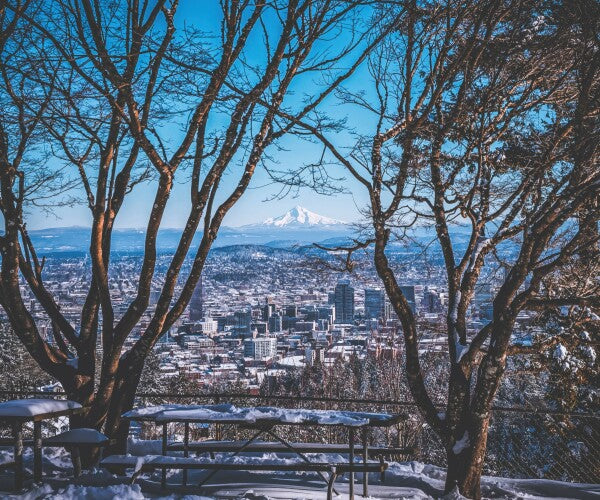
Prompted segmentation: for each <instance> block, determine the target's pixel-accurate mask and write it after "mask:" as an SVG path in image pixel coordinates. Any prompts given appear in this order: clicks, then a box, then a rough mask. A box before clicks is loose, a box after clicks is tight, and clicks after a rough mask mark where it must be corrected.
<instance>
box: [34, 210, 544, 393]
mask: <svg viewBox="0 0 600 500" xmlns="http://www.w3.org/2000/svg"><path fill="white" fill-rule="evenodd" d="M306 214H308V215H306ZM311 217H312V219H311ZM274 220H280V221H284V222H283V223H280V224H275V225H274V227H275V228H276V229H275V232H274V233H273V232H270V233H268V234H265V235H263V240H268V239H269V238H272V239H273V241H276V242H277V246H275V247H273V246H269V243H268V242H267V243H266V245H260V244H251V245H233V246H229V245H228V246H218V245H216V246H215V249H214V250H213V251H212V253H211V255H210V257H209V259H208V260H207V262H206V265H205V268H204V271H203V274H202V278H201V279H200V280H199V281H198V284H197V285H196V287H195V289H194V292H193V295H192V297H191V300H190V303H189V305H188V307H187V309H186V311H185V313H184V314H183V315H182V316H181V317H180V318H179V320H178V321H177V322H176V323H175V324H174V325H173V326H172V327H171V328H169V330H168V331H167V332H166V333H165V334H164V335H163V336H162V337H161V338H160V340H159V341H158V342H157V344H156V346H155V352H156V354H157V356H158V357H159V359H160V372H159V373H158V374H157V376H159V377H163V378H169V377H175V376H183V377H186V378H189V379H191V380H195V381H197V383H198V384H199V385H200V386H203V387H205V388H208V389H210V387H211V385H217V384H218V385H219V386H223V384H226V383H234V382H235V383H238V384H241V386H242V387H244V388H245V389H247V390H248V391H250V392H252V391H254V393H258V390H259V387H260V386H261V384H262V383H263V382H264V380H265V377H268V378H276V377H278V376H281V375H282V374H285V373H286V372H287V371H290V370H299V369H301V368H303V367H305V366H307V365H311V364H312V363H314V362H315V360H318V361H319V362H321V363H323V364H324V365H325V366H328V365H332V364H333V363H334V362H335V361H336V360H343V361H348V360H349V359H350V358H351V357H352V356H357V357H358V358H359V359H362V358H364V357H365V356H366V355H372V356H375V357H376V358H379V357H382V356H383V357H385V358H386V359H398V360H399V359H400V356H399V354H400V353H401V352H402V349H403V341H402V327H401V325H400V322H399V320H398V317H397V316H396V314H395V313H394V311H393V308H392V307H391V306H390V303H389V300H388V298H387V296H386V293H385V291H384V290H383V288H382V287H381V285H380V281H379V280H378V277H377V276H376V274H375V270H374V269H373V268H372V266H369V264H368V259H367V258H365V257H364V256H363V257H358V258H359V259H360V263H361V264H362V265H361V266H359V267H358V269H357V271H356V272H354V273H352V274H348V273H342V272H339V271H335V270H332V269H327V268H321V269H319V268H318V266H317V265H316V264H315V261H318V260H320V259H327V258H328V257H327V256H326V254H325V252H321V254H316V255H313V253H314V248H313V247H312V246H311V245H310V242H309V241H306V242H305V245H304V246H302V247H299V248H298V247H296V248H294V246H293V244H292V243H289V245H290V246H289V247H288V248H286V247H285V246H284V245H285V241H289V240H287V238H290V237H293V238H297V237H298V235H299V234H298V228H299V227H304V228H307V229H309V232H307V233H306V234H305V235H304V237H305V238H307V237H308V236H315V235H319V234H320V231H323V233H322V234H323V235H326V234H327V233H328V231H332V232H333V233H334V234H338V235H342V234H343V233H344V231H346V233H348V232H349V231H351V230H352V228H351V227H350V226H348V227H346V228H343V227H340V223H337V222H335V221H332V220H330V219H327V218H325V217H322V216H319V215H317V214H315V213H314V212H311V211H309V210H306V209H303V208H302V207H294V208H292V209H290V210H289V211H288V212H286V214H284V215H282V216H280V217H277V218H274ZM264 225H266V226H271V225H273V224H272V220H271V221H267V223H266V224H263V226H264ZM257 226H258V225H257ZM63 243H64V241H63ZM217 243H218V242H217ZM412 252H414V255H412V254H411V251H410V249H409V250H407V249H399V251H398V252H397V255H396V257H395V259H396V260H397V262H396V265H397V266H398V267H400V268H401V269H402V279H403V284H402V285H401V290H402V293H403V294H404V295H405V297H406V298H407V300H408V302H409V304H410V308H411V310H412V312H413V314H415V316H416V317H417V318H419V321H420V322H422V323H424V324H426V325H429V328H428V329H426V330H425V333H424V334H423V336H422V337H421V338H420V349H422V350H423V351H428V352H432V353H435V352H437V353H438V354H439V355H442V356H443V353H444V352H447V336H446V335H444V333H443V331H440V328H439V325H441V324H442V323H443V322H444V321H445V319H444V318H445V316H446V314H447V300H448V298H447V289H446V288H445V287H444V284H443V283H444V282H443V280H442V279H439V278H437V277H438V276H440V275H441V272H442V269H441V268H440V267H439V265H438V266H437V268H436V264H435V262H436V258H437V262H439V255H437V256H436V254H435V253H433V254H432V255H430V257H429V259H428V258H427V257H426V256H419V254H418V252H419V249H418V248H413V249H412ZM72 253H73V249H72V248H68V249H67V250H63V252H62V253H61V252H60V251H56V250H55V253H53V254H52V255H51V256H49V257H48V258H47V262H46V270H45V273H46V284H47V285H46V286H47V288H48V290H49V291H51V292H52V293H54V294H56V296H58V297H59V299H60V306H61V311H62V312H63V314H64V315H65V317H66V318H67V319H69V320H70V321H71V322H73V323H74V324H76V323H77V322H78V321H79V314H80V312H81V308H82V305H83V301H84V300H85V297H86V291H87V284H88V283H89V280H90V275H91V268H90V263H89V260H87V259H86V258H83V259H82V258H81V256H80V255H72ZM323 254H325V255H323ZM170 258H171V256H170V254H168V253H165V254H164V255H162V256H159V258H158V262H157V267H158V269H159V272H157V281H156V282H155V283H154V286H153V288H152V292H151V295H150V307H149V308H148V311H147V312H146V314H145V315H144V316H143V317H142V318H141V319H140V321H139V323H138V325H137V326H136V328H135V329H134V330H133V332H132V335H131V336H130V337H129V338H128V339H127V343H126V344H125V345H124V346H123V352H125V351H126V350H127V349H129V348H130V347H131V345H132V344H133V343H134V342H135V341H137V340H138V339H139V336H140V333H141V332H143V331H144V329H145V328H146V326H147V324H148V322H149V321H150V319H151V316H152V313H153V306H155V305H156V302H157V301H158V298H159V294H160V290H161V286H162V284H163V283H162V281H161V279H160V276H161V272H160V271H161V270H162V272H163V273H164V272H165V271H164V270H166V267H167V265H168V262H169V261H170ZM427 260H429V261H430V262H426V261H427ZM140 261H141V256H140V255H139V254H137V253H136V252H135V248H134V250H133V252H129V253H124V252H122V253H121V254H120V255H117V256H115V257H114V258H113V262H112V277H113V279H112V281H111V283H112V284H111V286H112V288H111V298H112V300H113V303H114V304H115V313H116V315H117V318H118V317H119V315H122V314H123V313H124V312H125V311H126V310H127V308H128V307H129V303H130V298H131V297H133V296H134V295H135V292H136V285H135V276H136V275H137V273H138V272H139V266H140ZM432 262H433V263H432ZM427 266H429V267H430V269H429V271H428V274H429V276H428V277H425V276H423V269H424V268H425V267H427ZM496 272H498V269H496V268H494V266H492V265H490V266H489V269H487V270H486V273H487V274H488V275H489V278H488V279H487V282H485V281H484V282H483V284H481V285H480V286H479V287H478V290H477V293H476V296H475V298H474V301H473V304H472V307H471V310H470V313H469V325H468V326H469V331H471V332H475V331H478V330H479V329H481V328H482V326H484V325H485V324H486V323H487V322H489V321H490V320H491V314H492V313H493V310H492V300H493V297H494V295H495V286H497V284H498V283H499V282H500V281H499V280H500V278H495V277H494V273H496ZM180 289H181V285H179V289H176V294H177V293H178V292H180V291H181V290H180ZM29 301H30V307H31V310H32V311H33V314H34V315H36V320H38V323H39V324H41V325H42V327H41V329H42V333H43V334H44V335H45V338H46V339H47V341H48V342H49V343H50V344H52V343H53V342H54V339H53V335H52V329H51V324H50V321H49V320H48V318H47V317H45V318H44V313H43V308H42V307H41V306H40V305H39V304H36V299H35V297H34V296H33V295H31V296H30V297H29ZM37 315H39V317H37ZM533 317H534V316H533V314H528V313H523V314H521V315H520V317H519V318H518V322H517V327H516V328H515V331H514V334H513V342H518V343H521V344H522V343H526V342H527V341H528V339H529V341H530V339H531V336H532V328H531V325H530V323H531V321H532V319H533ZM97 348H98V350H99V351H101V349H102V344H101V340H100V339H99V341H98V346H97Z"/></svg>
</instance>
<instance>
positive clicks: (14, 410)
mask: <svg viewBox="0 0 600 500" xmlns="http://www.w3.org/2000/svg"><path fill="white" fill-rule="evenodd" d="M81 410H82V406H81V405H80V404H79V403H76V402H75V401H69V400H58V399H36V398H30V399H13V400H10V401H4V402H2V403H0V420H4V421H15V420H33V421H40V420H47V419H50V418H55V417H61V416H64V415H73V414H75V413H78V412H80V411H81Z"/></svg>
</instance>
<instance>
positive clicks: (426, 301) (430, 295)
mask: <svg viewBox="0 0 600 500" xmlns="http://www.w3.org/2000/svg"><path fill="white" fill-rule="evenodd" d="M423 308H424V309H425V311H426V312H428V313H436V312H440V311H441V310H442V301H441V300H440V296H439V294H438V293H437V292H436V291H435V290H429V289H428V290H425V291H424V292H423Z"/></svg>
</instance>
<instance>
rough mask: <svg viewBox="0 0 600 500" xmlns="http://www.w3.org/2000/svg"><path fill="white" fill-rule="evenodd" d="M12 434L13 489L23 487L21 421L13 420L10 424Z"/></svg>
mask: <svg viewBox="0 0 600 500" xmlns="http://www.w3.org/2000/svg"><path fill="white" fill-rule="evenodd" d="M12 435H13V440H14V443H15V444H14V459H15V490H16V491H21V490H22V489H23V423H22V422H14V423H13V424H12Z"/></svg>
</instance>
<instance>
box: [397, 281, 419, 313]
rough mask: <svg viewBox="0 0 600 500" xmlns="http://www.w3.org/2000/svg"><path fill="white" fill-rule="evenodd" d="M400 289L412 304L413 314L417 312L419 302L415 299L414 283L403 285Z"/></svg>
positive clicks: (409, 303)
mask: <svg viewBox="0 0 600 500" xmlns="http://www.w3.org/2000/svg"><path fill="white" fill-rule="evenodd" d="M400 290H401V291H402V294H403V295H404V297H405V298H406V300H407V301H408V305H409V306H410V309H411V311H412V312H413V314H414V313H416V312H417V302H416V299H415V287H414V286H412V285H410V286H401V287H400Z"/></svg>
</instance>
